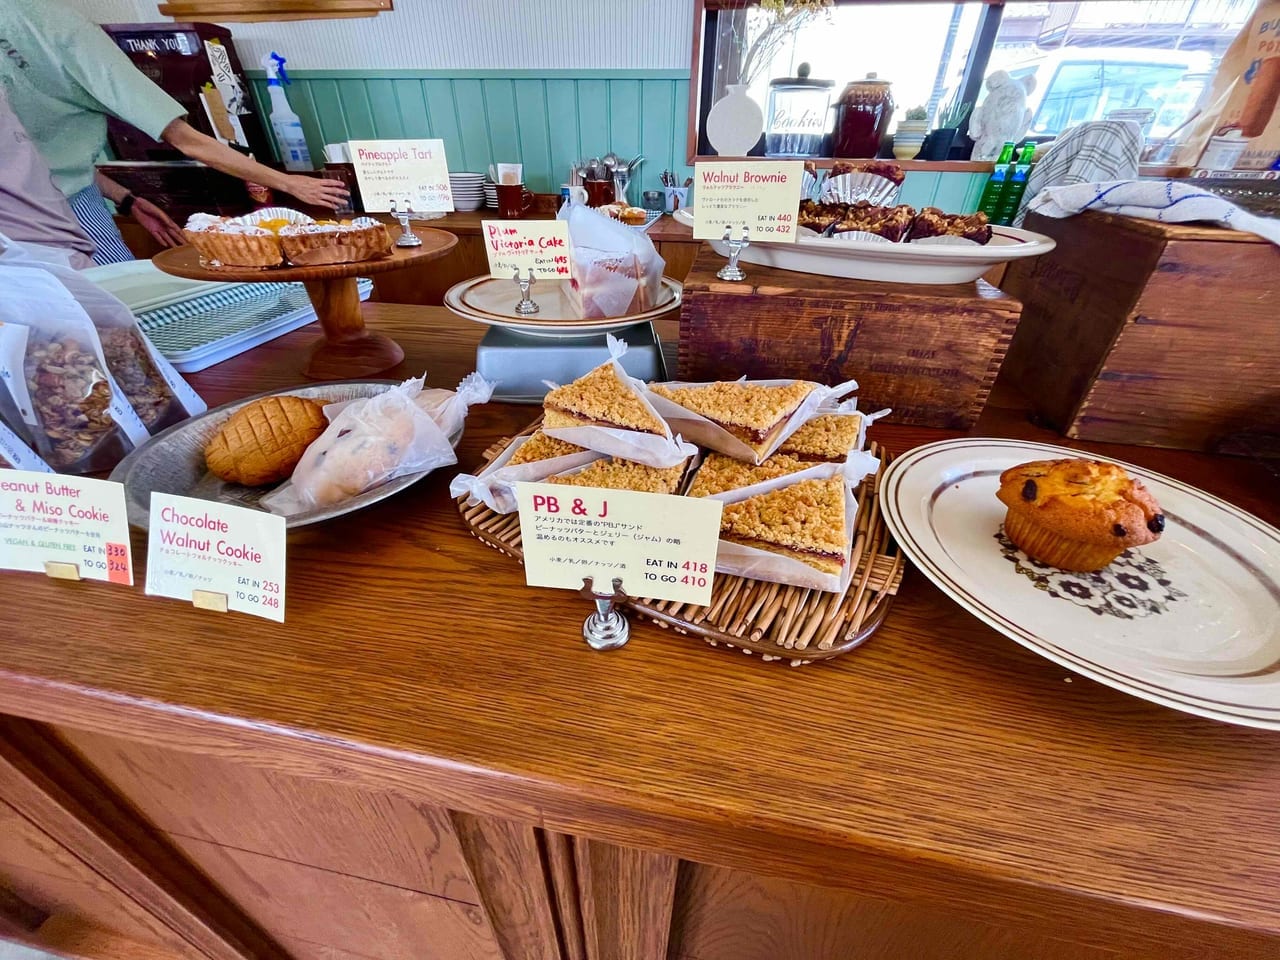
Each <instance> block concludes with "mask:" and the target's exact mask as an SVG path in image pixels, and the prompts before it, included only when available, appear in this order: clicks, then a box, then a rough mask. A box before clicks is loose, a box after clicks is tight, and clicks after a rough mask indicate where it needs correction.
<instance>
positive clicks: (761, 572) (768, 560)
mask: <svg viewBox="0 0 1280 960" xmlns="http://www.w3.org/2000/svg"><path fill="white" fill-rule="evenodd" d="M878 467H879V461H878V460H876V459H875V457H872V456H870V455H869V454H862V455H860V456H859V457H857V458H855V459H851V462H850V463H849V464H848V465H846V464H840V463H823V464H816V465H815V466H813V467H811V468H808V469H806V470H801V471H800V472H798V473H792V474H788V475H786V476H783V477H777V478H775V479H773V480H769V481H766V482H764V483H757V484H753V485H751V486H749V487H742V488H740V489H738V490H726V491H725V492H724V493H717V494H714V495H713V496H711V497H710V498H708V499H712V500H719V501H721V502H722V503H724V504H726V505H728V504H733V503H739V502H741V501H743V500H747V499H750V498H751V497H754V496H759V495H761V494H766V493H771V492H773V491H776V490H783V489H785V488H787V487H790V486H793V485H794V484H796V483H801V482H804V481H809V480H826V479H830V478H833V477H841V478H843V479H844V483H843V484H842V489H843V492H844V514H845V523H844V545H845V551H846V552H845V563H844V566H843V567H842V568H841V570H840V572H839V573H838V574H836V573H826V572H824V571H822V570H818V569H817V568H815V567H813V566H811V565H809V564H807V563H805V562H804V561H802V560H797V559H795V558H794V557H788V556H784V555H782V554H779V553H775V552H773V551H770V550H762V549H759V548H757V547H751V546H747V545H745V544H741V543H734V542H731V541H729V540H724V539H721V540H720V545H719V547H718V548H717V550H716V573H724V574H730V575H732V576H738V577H748V578H750V579H752V580H765V581H768V582H769V583H784V584H788V585H790V586H795V587H805V588H809V589H813V590H827V591H830V592H833V593H843V592H844V591H845V590H846V589H848V586H849V580H850V579H851V578H852V576H853V568H854V566H855V564H854V562H853V560H852V558H851V557H850V556H849V552H850V551H851V550H852V549H853V534H854V530H856V529H857V519H858V518H857V512H858V500H857V497H855V496H854V487H856V486H857V484H858V483H860V482H861V481H862V479H863V478H864V477H866V476H867V475H868V474H870V473H871V472H873V471H874V470H876V469H878Z"/></svg>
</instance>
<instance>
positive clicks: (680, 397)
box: [649, 380, 818, 451]
mask: <svg viewBox="0 0 1280 960" xmlns="http://www.w3.org/2000/svg"><path fill="white" fill-rule="evenodd" d="M817 386H818V385H817V384H816V383H811V382H809V381H807V380H796V381H795V382H793V383H788V384H784V385H782V386H776V387H775V386H765V385H763V384H758V383H738V382H721V383H709V384H707V385H705V386H701V387H671V386H666V385H665V384H660V383H656V384H653V385H652V386H650V388H649V389H651V390H652V391H653V392H654V393H656V394H657V395H658V396H660V397H664V398H666V399H667V400H670V401H671V402H672V403H678V404H679V405H680V406H682V407H684V408H685V409H686V410H692V411H693V412H694V413H697V414H700V415H701V416H704V417H706V418H707V419H708V420H710V421H712V422H713V423H715V424H717V425H719V426H721V427H723V428H724V429H725V430H727V431H728V432H729V433H731V434H733V435H734V436H735V437H737V438H738V439H739V440H741V441H742V442H743V443H745V444H747V446H749V447H751V448H752V449H753V450H757V451H759V450H763V449H766V448H767V447H768V446H769V444H770V443H771V442H772V441H773V440H774V438H776V437H777V435H778V433H779V431H781V430H782V428H783V426H784V425H785V424H786V422H787V420H789V419H790V418H791V415H792V414H793V413H795V412H796V410H797V409H799V407H800V404H801V403H803V402H804V399H805V397H807V396H809V394H811V393H812V392H813V391H814V390H815V389H817Z"/></svg>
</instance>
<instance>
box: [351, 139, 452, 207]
mask: <svg viewBox="0 0 1280 960" xmlns="http://www.w3.org/2000/svg"><path fill="white" fill-rule="evenodd" d="M347 146H348V148H349V149H350V151H351V162H352V164H353V165H354V166H355V168H356V182H358V183H359V184H360V198H361V199H362V200H363V201H364V208H365V210H367V211H368V212H370V213H378V212H381V213H388V212H390V210H391V204H392V203H394V204H395V205H396V208H397V209H398V210H400V211H401V212H403V211H404V209H405V205H406V204H408V205H409V206H411V207H412V208H413V210H414V211H415V212H417V213H431V212H436V211H445V212H448V211H450V210H452V209H453V191H452V190H450V189H449V165H448V163H447V162H446V161H445V155H444V141H443V140H351V141H348V143H347Z"/></svg>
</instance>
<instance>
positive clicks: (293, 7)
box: [157, 0, 393, 23]
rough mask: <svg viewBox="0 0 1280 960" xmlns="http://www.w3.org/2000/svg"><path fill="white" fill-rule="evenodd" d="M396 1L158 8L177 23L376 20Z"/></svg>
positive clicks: (192, 0) (219, 0) (265, 0)
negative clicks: (196, 21) (189, 21)
mask: <svg viewBox="0 0 1280 960" xmlns="http://www.w3.org/2000/svg"><path fill="white" fill-rule="evenodd" d="M392 2H393V0H168V2H162V3H160V4H158V5H157V9H158V10H159V11H160V13H161V15H163V16H166V17H173V18H174V19H177V20H214V21H217V22H218V23H226V22H241V23H243V22H252V21H260V20H336V19H346V18H351V17H376V16H377V15H378V14H380V13H382V12H383V11H385V10H390V9H391V4H392Z"/></svg>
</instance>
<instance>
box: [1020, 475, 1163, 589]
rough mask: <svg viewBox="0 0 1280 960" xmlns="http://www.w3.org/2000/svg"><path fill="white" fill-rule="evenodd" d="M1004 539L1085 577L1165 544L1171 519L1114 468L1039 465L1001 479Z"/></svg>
mask: <svg viewBox="0 0 1280 960" xmlns="http://www.w3.org/2000/svg"><path fill="white" fill-rule="evenodd" d="M996 496H997V497H999V498H1000V502H1001V503H1003V504H1004V505H1005V506H1006V507H1008V508H1009V509H1008V512H1007V513H1006V515H1005V520H1004V532H1005V536H1007V537H1008V538H1009V539H1010V540H1012V541H1013V542H1014V544H1015V545H1017V546H1018V548H1019V549H1021V550H1022V551H1023V552H1025V553H1026V554H1027V556H1029V557H1030V558H1031V559H1032V560H1036V561H1038V562H1040V563H1044V564H1048V565H1049V566H1052V567H1058V568H1060V569H1062V570H1074V571H1078V572H1081V573H1087V572H1092V571H1094V570H1101V569H1102V568H1103V567H1105V566H1106V565H1107V564H1109V563H1110V562H1111V561H1112V560H1114V559H1115V558H1116V557H1118V556H1120V554H1122V553H1124V552H1125V551H1126V550H1128V549H1129V548H1130V547H1140V546H1142V545H1144V544H1148V543H1151V542H1153V541H1155V540H1158V539H1159V538H1160V534H1161V533H1162V532H1163V531H1164V525H1165V519H1164V514H1163V513H1161V512H1160V505H1159V504H1158V503H1156V501H1155V498H1154V497H1152V496H1151V494H1150V493H1149V492H1147V488H1146V487H1144V486H1143V485H1142V482H1141V481H1139V480H1134V479H1132V478H1131V477H1130V476H1129V475H1128V474H1127V473H1125V472H1124V470H1122V469H1121V468H1120V467H1118V466H1116V465H1115V464H1114V463H1102V462H1100V461H1097V460H1075V459H1071V460H1036V461H1033V462H1031V463H1023V464H1019V465H1018V466H1016V467H1010V468H1009V469H1008V470H1006V471H1005V472H1004V473H1002V474H1000V490H999V492H998V493H997V494H996Z"/></svg>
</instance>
